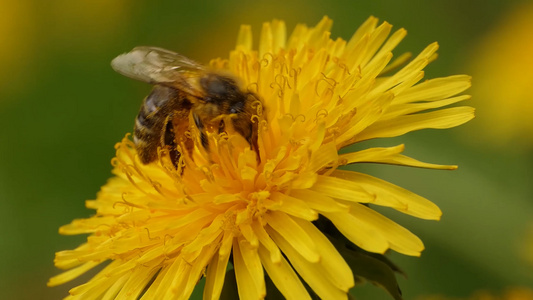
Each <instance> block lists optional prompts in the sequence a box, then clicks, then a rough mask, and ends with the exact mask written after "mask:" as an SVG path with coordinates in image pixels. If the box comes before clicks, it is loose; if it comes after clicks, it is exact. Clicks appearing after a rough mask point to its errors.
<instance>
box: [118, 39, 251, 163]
mask: <svg viewBox="0 0 533 300" xmlns="http://www.w3.org/2000/svg"><path fill="white" fill-rule="evenodd" d="M111 66H112V68H113V69H114V70H115V71H117V72H118V73H120V74H122V75H125V76H127V77H130V78H133V79H136V80H140V81H143V82H146V83H149V84H152V85H154V88H153V89H152V91H151V93H150V94H149V95H148V96H147V97H146V98H145V99H144V101H143V103H142V105H141V108H140V110H139V114H138V115H137V118H136V119H135V125H134V130H133V142H134V144H135V148H136V150H137V153H138V155H139V159H140V161H141V162H142V163H143V164H149V163H152V162H154V161H155V160H157V158H158V151H159V149H166V150H167V151H168V153H169V155H170V159H171V161H172V163H173V164H174V165H175V166H177V165H178V163H179V160H180V157H181V155H182V154H183V153H182V152H180V151H188V152H189V154H192V151H193V148H194V145H195V141H194V140H193V139H192V137H191V136H190V134H187V133H188V132H189V130H190V124H191V122H190V121H189V120H193V123H194V125H195V126H196V127H197V129H198V132H199V138H198V143H199V144H200V145H201V147H202V148H203V149H205V150H206V151H207V152H208V153H209V141H208V136H207V130H208V129H210V128H215V129H216V130H217V131H218V133H222V132H224V131H225V130H226V129H227V125H228V124H226V122H228V120H229V122H231V128H232V130H234V131H235V132H237V133H238V134H240V135H241V136H242V137H244V138H245V139H246V140H247V141H248V143H249V144H250V147H251V148H252V149H253V150H255V152H256V154H257V158H258V161H259V153H258V144H257V138H258V136H257V134H258V133H257V130H258V128H257V126H258V124H257V122H253V121H252V117H253V116H254V115H256V114H257V107H256V105H257V102H258V101H259V103H260V100H259V98H258V97H257V96H256V95H255V94H254V93H252V92H249V91H244V90H243V89H242V88H241V87H240V86H239V84H238V82H237V80H236V79H235V78H233V77H231V76H230V75H228V74H222V73H219V72H215V71H213V70H210V69H209V68H207V67H205V66H203V65H201V64H199V63H197V62H195V61H193V60H191V59H189V58H187V57H185V56H183V55H181V54H178V53H175V52H172V51H169V50H166V49H162V48H157V47H147V46H141V47H136V48H134V49H133V50H131V51H130V52H128V53H124V54H121V55H119V56H118V57H116V58H115V59H113V61H112V62H111ZM227 116H230V118H226V117H227Z"/></svg>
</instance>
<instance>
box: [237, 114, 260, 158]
mask: <svg viewBox="0 0 533 300" xmlns="http://www.w3.org/2000/svg"><path fill="white" fill-rule="evenodd" d="M233 127H234V128H235V131H237V132H238V133H239V134H240V135H241V136H242V137H244V138H245V139H246V141H247V142H248V144H249V145H250V149H252V150H254V151H255V153H256V159H257V163H258V164H259V163H261V157H260V156H259V144H258V142H257V139H258V132H257V131H258V122H249V123H244V122H242V119H238V118H236V119H234V120H233Z"/></svg>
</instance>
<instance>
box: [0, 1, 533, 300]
mask: <svg viewBox="0 0 533 300" xmlns="http://www.w3.org/2000/svg"><path fill="white" fill-rule="evenodd" d="M191 3H192V1H191V2H185V1H126V0H123V1H111V0H109V1H70V0H50V1H38V0H34V1H28V0H26V1H19V2H17V4H15V3H14V1H13V2H11V1H0V5H1V6H0V10H2V12H0V19H1V21H0V43H1V44H2V45H1V48H3V50H1V51H0V69H1V70H0V137H1V143H0V229H1V238H0V299H59V298H62V297H64V296H66V295H67V293H68V292H67V291H68V289H70V288H72V287H74V286H75V285H77V284H79V283H82V282H83V281H85V280H87V279H88V277H87V276H86V277H83V278H82V279H81V280H78V281H76V284H73V283H70V284H66V285H64V286H60V287H54V288H48V287H46V281H47V279H48V278H49V277H51V276H53V275H56V274H58V273H59V270H58V269H56V268H55V267H54V266H53V258H54V253H55V252H56V251H59V250H64V249H72V248H74V247H76V246H77V245H78V244H80V243H82V242H83V241H84V240H85V237H84V236H60V235H59V234H58V232H57V231H58V227H59V226H61V225H63V224H67V223H69V222H70V221H71V220H72V219H74V218H83V217H88V216H90V215H91V214H92V213H93V212H92V211H89V210H87V209H85V207H84V200H86V199H93V198H94V197H95V194H96V192H97V191H98V190H99V188H100V186H101V185H103V184H104V183H105V182H106V180H107V178H108V177H110V170H111V165H110V160H111V158H112V157H113V155H114V148H113V146H114V144H115V143H116V142H118V141H119V140H120V139H121V138H122V137H123V136H124V135H125V133H127V132H130V131H131V129H132V127H133V120H134V118H135V116H136V114H137V111H138V109H139V106H140V103H141V101H142V99H143V97H144V96H145V95H146V94H147V93H148V92H149V90H150V86H149V85H146V84H143V83H139V82H135V81H133V80H130V79H127V78H125V77H123V76H120V75H118V74H116V73H114V72H113V70H112V69H111V68H110V66H109V62H110V61H111V59H112V58H113V57H115V56H116V55H118V54H120V53H122V52H125V51H129V50H130V49H131V48H133V47H134V46H137V45H154V46H160V47H164V48H168V49H172V50H175V51H177V52H180V53H182V54H184V55H186V56H188V57H191V58H193V59H195V60H197V61H201V62H207V61H209V59H211V58H214V57H226V56H227V53H228V51H229V50H230V49H232V47H233V46H234V45H235V40H236V34H237V31H238V28H239V25H240V24H251V25H252V27H253V31H254V34H255V37H256V38H257V36H258V35H259V32H260V28H261V24H262V22H264V21H270V20H272V19H273V18H278V19H283V20H285V21H286V23H287V28H288V29H289V31H291V30H292V28H293V27H294V26H295V25H296V23H306V24H308V25H314V24H316V23H317V22H318V21H319V20H320V19H321V18H322V16H324V15H328V16H329V17H331V18H332V19H333V20H334V27H333V32H332V36H333V37H343V38H345V39H347V38H349V37H350V36H351V35H352V33H353V32H354V30H355V29H356V28H357V27H358V26H359V25H360V24H361V23H362V22H363V21H364V20H365V19H366V18H367V17H368V16H369V15H374V16H376V17H378V18H380V20H386V21H388V22H389V23H391V24H393V25H394V26H395V27H394V28H396V29H398V28H400V27H404V28H406V29H407V30H408V36H407V38H406V39H405V40H404V42H402V44H401V45H400V46H399V47H398V48H399V50H398V51H397V52H395V53H396V54H399V53H401V52H403V51H412V52H413V53H417V52H419V51H421V50H422V49H423V48H424V47H425V46H426V45H428V44H429V43H431V42H433V41H438V42H439V44H440V46H441V48H440V50H439V59H438V60H437V61H436V62H434V63H432V64H431V65H430V66H429V68H428V69H427V73H426V77H428V78H431V77H439V76H446V75H452V74H464V73H467V74H468V73H469V72H470V69H469V68H470V66H469V63H470V60H471V59H472V58H474V57H475V56H476V53H475V51H476V49H477V48H476V46H477V45H478V44H479V42H480V41H481V40H482V38H483V37H484V36H485V35H486V34H488V33H489V32H490V31H491V30H492V29H493V28H495V26H497V24H498V20H499V19H500V18H501V17H502V16H503V15H504V14H505V13H506V12H507V11H509V10H510V9H511V8H512V7H514V6H515V5H516V3H518V2H517V1H481V0H475V1H463V0H451V1H414V0H409V1H394V0H390V1H385V0H379V1H278V0H276V1H268V2H266V1H264V2H261V1H214V0H212V1H198V2H197V3H195V4H191ZM474 84H475V79H474ZM473 96H474V99H473V100H472V101H471V102H470V103H469V105H473V106H475V105H476V103H479V102H480V101H483V99H476V98H475V94H474V95H473ZM479 113H480V112H479V111H478V114H479ZM475 121H476V120H474V121H473V122H471V123H469V124H467V125H464V126H461V127H458V128H454V129H451V130H446V131H437V130H425V131H421V132H416V133H411V134H408V135H406V136H404V137H400V138H396V139H390V140H380V141H376V142H373V143H372V144H373V145H383V146H389V145H396V144H400V143H405V144H406V147H407V150H406V154H408V155H411V156H414V157H416V158H418V159H420V160H422V161H428V162H435V163H442V164H458V165H459V166H460V168H459V169H458V170H457V171H434V170H421V169H410V168H402V167H394V166H383V165H381V166H364V167H358V170H363V171H365V172H369V173H371V174H373V175H376V176H378V177H380V178H384V179H387V180H389V181H391V182H393V183H395V184H398V185H400V186H402V187H405V188H407V189H410V190H412V191H414V192H416V193H418V194H420V195H422V196H424V197H427V198H429V199H430V200H432V201H433V202H435V203H436V204H437V205H439V207H440V208H441V209H442V210H443V212H444V216H443V218H442V220H441V221H439V222H435V221H424V220H418V219H414V218H411V217H408V216H404V215H401V214H399V213H393V212H390V211H389V210H383V213H385V214H386V215H388V216H390V217H391V218H393V220H395V221H397V222H398V223H400V224H402V225H404V226H405V227H407V228H409V229H410V230H411V231H413V232H414V233H415V234H417V235H418V236H419V237H420V238H421V239H422V240H423V241H424V243H425V245H426V250H425V251H424V252H423V254H422V256H421V257H420V258H412V257H405V256H401V255H397V254H393V255H392V258H393V260H394V261H395V262H396V263H397V264H398V265H400V266H401V267H402V268H403V269H404V271H405V272H406V273H407V274H408V275H409V278H408V279H405V278H403V277H399V279H398V280H399V283H400V286H401V287H402V291H403V294H404V296H405V299H415V298H416V297H418V296H419V295H427V294H442V295H448V296H456V297H459V296H461V297H464V296H467V295H470V294H471V293H472V292H473V291H475V290H479V289H487V290H493V291H499V290H502V289H505V288H507V287H511V286H529V287H533V275H532V274H533V264H529V263H527V262H526V261H525V260H524V259H523V257H522V256H521V254H520V249H521V247H522V245H523V243H525V240H526V236H527V234H528V233H529V234H530V235H533V233H531V228H532V227H531V226H532V225H533V218H532V217H533V202H532V200H533V199H532V197H531V196H532V195H533V187H532V185H531V181H532V178H533V176H532V175H533V174H532V173H533V171H532V168H531V167H532V166H533V164H532V162H533V159H532V156H531V154H532V151H531V150H532V149H521V150H517V149H515V148H514V147H513V146H512V145H509V149H506V150H505V151H504V150H502V149H501V148H500V149H497V148H493V147H491V145H490V144H487V143H479V142H476V141H475V140H476V136H477V134H476V132H475V127H474V125H472V124H473V123H474V122H475ZM532 135H533V134H532ZM531 137H532V136H526V137H524V138H529V139H531ZM532 256H533V255H532ZM353 292H354V295H360V296H359V297H358V299H390V298H389V297H388V296H387V295H386V294H385V292H384V291H382V290H379V289H377V288H375V287H373V286H371V285H370V284H367V285H365V286H362V287H357V288H355V289H354V290H353Z"/></svg>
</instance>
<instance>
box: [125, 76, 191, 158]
mask: <svg viewBox="0 0 533 300" xmlns="http://www.w3.org/2000/svg"><path fill="white" fill-rule="evenodd" d="M180 103H181V104H184V103H188V101H187V100H186V99H180V94H179V92H178V91H177V90H176V89H174V88H169V87H165V86H161V85H156V86H155V87H154V89H153V90H152V92H151V93H150V95H148V97H146V99H144V102H143V104H142V106H141V109H140V111H139V114H138V115H137V119H136V120H135V127H134V131H133V142H134V143H135V147H136V149H137V152H138V154H139V158H140V160H141V162H142V163H143V164H148V163H151V162H153V161H154V160H156V159H157V157H158V154H157V149H158V147H162V148H163V147H165V146H166V145H168V146H170V147H171V149H176V145H175V139H174V133H173V129H172V126H171V125H170V126H167V124H168V123H169V122H170V121H171V120H172V115H173V111H174V109H178V110H179V109H181V108H179V107H176V108H175V107H173V106H176V105H179V104H180ZM185 106H190V104H188V105H185ZM189 109H190V108H189ZM173 143H174V144H173Z"/></svg>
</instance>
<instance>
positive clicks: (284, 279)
mask: <svg viewBox="0 0 533 300" xmlns="http://www.w3.org/2000/svg"><path fill="white" fill-rule="evenodd" d="M258 253H259V257H260V258H261V262H262V263H263V267H264V268H265V270H266V271H267V273H268V276H269V277H270V279H272V282H274V284H275V285H276V288H277V289H278V290H279V291H280V293H281V294H283V296H284V297H285V298H286V299H302V300H306V299H307V300H311V296H309V293H308V292H307V290H306V289H305V287H304V286H303V284H302V282H301V281H300V278H298V275H296V273H295V272H294V270H293V269H292V267H291V266H290V265H289V263H288V262H287V261H286V260H285V258H283V257H281V260H280V261H279V262H278V263H273V262H272V260H271V259H270V256H269V252H268V250H267V249H266V248H264V247H262V246H260V247H259V249H258Z"/></svg>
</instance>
